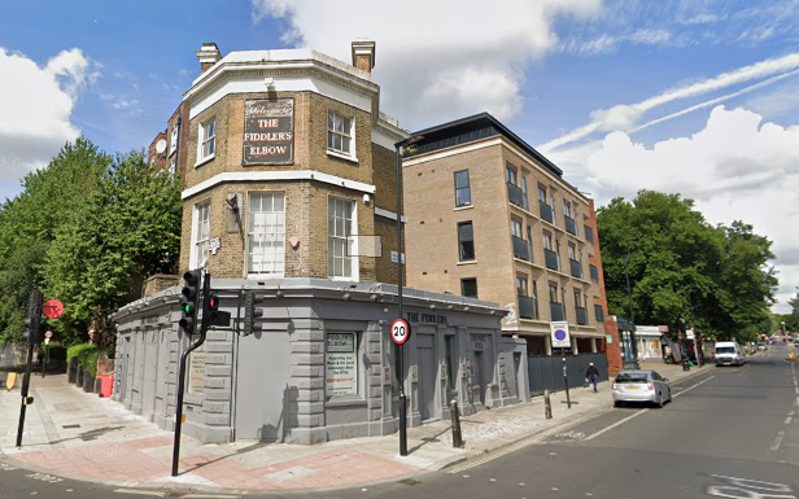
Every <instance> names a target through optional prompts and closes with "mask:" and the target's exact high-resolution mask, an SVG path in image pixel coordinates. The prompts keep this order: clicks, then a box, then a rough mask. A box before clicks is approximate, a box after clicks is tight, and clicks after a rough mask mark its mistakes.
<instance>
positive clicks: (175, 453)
mask: <svg viewBox="0 0 799 499" xmlns="http://www.w3.org/2000/svg"><path fill="white" fill-rule="evenodd" d="M210 289H211V274H209V273H207V272H206V274H205V278H204V279H203V290H202V297H201V299H202V303H205V297H206V296H208V294H209V293H210ZM207 319H208V314H207V313H205V311H203V317H202V320H201V322H200V338H199V339H198V340H197V342H196V343H194V344H193V345H191V346H190V347H189V348H187V349H186V350H185V351H184V352H183V354H181V356H180V367H179V369H178V394H177V402H176V404H177V407H176V408H175V439H174V442H173V444H172V476H178V463H179V461H180V434H181V431H182V429H183V391H184V389H185V384H186V363H187V362H188V359H189V354H190V353H191V352H193V351H194V350H196V349H198V348H200V346H202V344H203V343H205V332H206V330H207V329H208V326H207Z"/></svg>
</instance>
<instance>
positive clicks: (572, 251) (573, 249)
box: [568, 243, 577, 260]
mask: <svg viewBox="0 0 799 499" xmlns="http://www.w3.org/2000/svg"><path fill="white" fill-rule="evenodd" d="M568 251H569V260H577V246H575V245H574V243H569V249H568Z"/></svg>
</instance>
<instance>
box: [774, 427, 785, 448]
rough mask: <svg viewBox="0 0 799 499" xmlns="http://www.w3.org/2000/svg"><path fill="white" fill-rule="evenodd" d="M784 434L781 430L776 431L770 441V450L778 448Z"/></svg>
mask: <svg viewBox="0 0 799 499" xmlns="http://www.w3.org/2000/svg"><path fill="white" fill-rule="evenodd" d="M784 436H785V432H784V431H781V432H779V433H777V436H776V437H774V442H772V444H771V450H772V451H773V452H776V451H777V449H779V448H780V444H781V443H782V438H783V437H784Z"/></svg>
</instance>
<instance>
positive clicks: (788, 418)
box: [785, 416, 793, 424]
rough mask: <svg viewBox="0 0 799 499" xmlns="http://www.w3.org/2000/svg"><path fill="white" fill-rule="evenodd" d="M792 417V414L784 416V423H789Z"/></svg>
mask: <svg viewBox="0 0 799 499" xmlns="http://www.w3.org/2000/svg"><path fill="white" fill-rule="evenodd" d="M792 419H793V416H788V417H787V418H785V424H791V420H792Z"/></svg>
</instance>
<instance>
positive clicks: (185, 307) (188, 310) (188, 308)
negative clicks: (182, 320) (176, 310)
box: [181, 303, 194, 315]
mask: <svg viewBox="0 0 799 499" xmlns="http://www.w3.org/2000/svg"><path fill="white" fill-rule="evenodd" d="M181 310H182V312H183V313H184V314H188V315H191V314H192V313H193V312H194V305H193V304H192V303H183V304H182V305H181Z"/></svg>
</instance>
